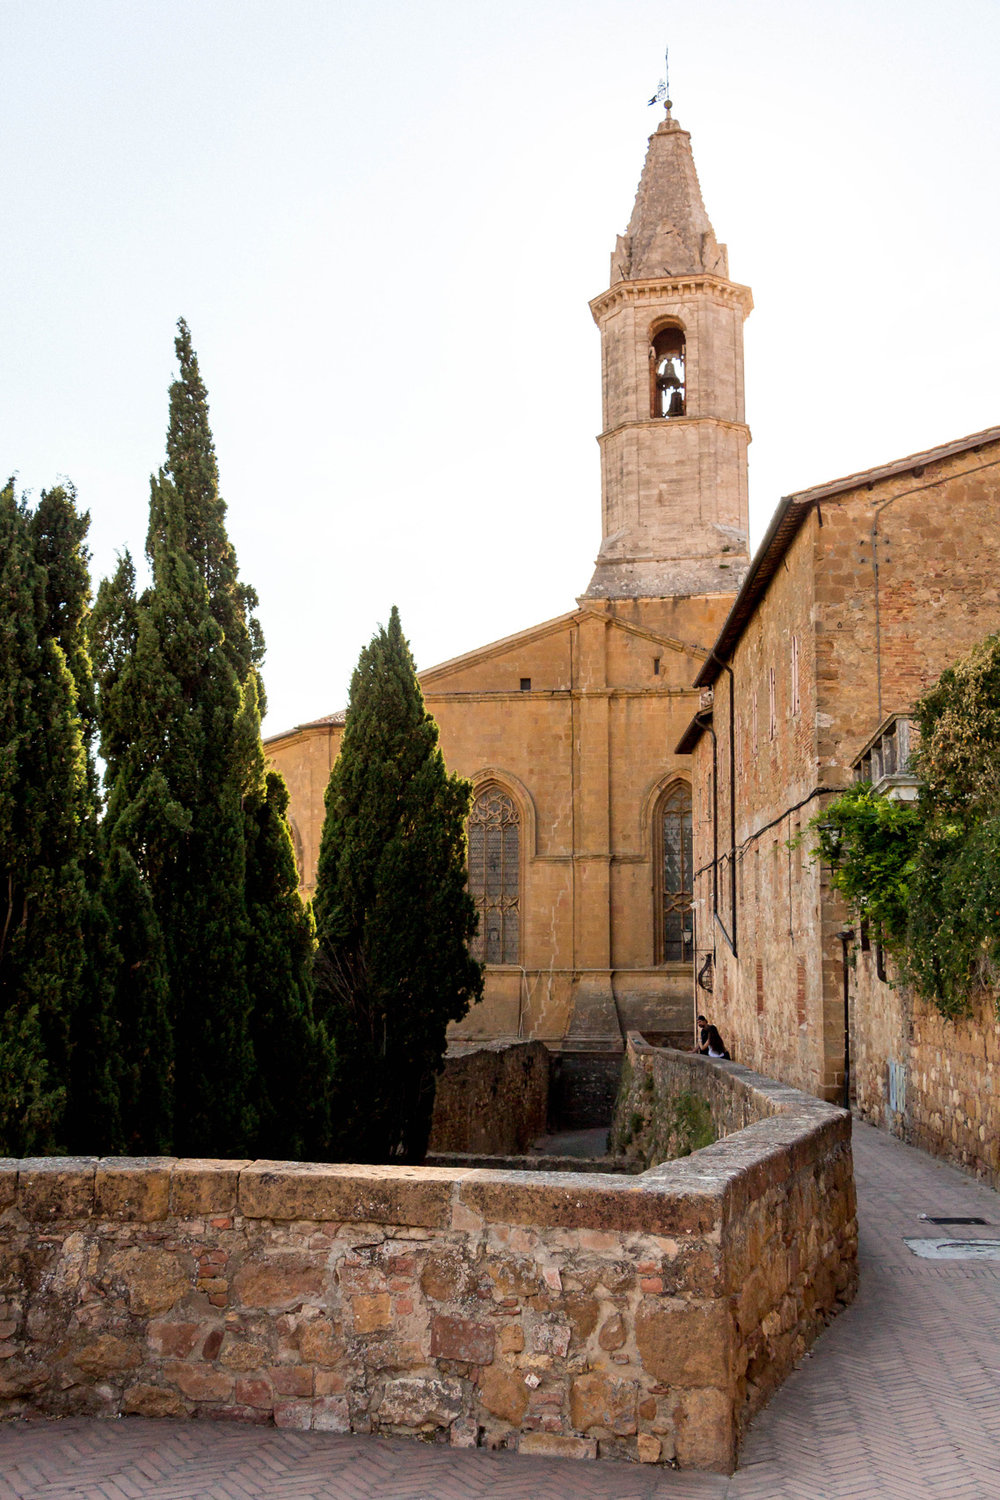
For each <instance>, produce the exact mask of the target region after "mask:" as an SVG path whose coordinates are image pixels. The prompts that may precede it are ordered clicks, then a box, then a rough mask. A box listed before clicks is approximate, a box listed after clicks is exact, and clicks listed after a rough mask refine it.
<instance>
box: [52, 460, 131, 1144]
mask: <svg viewBox="0 0 1000 1500" xmlns="http://www.w3.org/2000/svg"><path fill="white" fill-rule="evenodd" d="M89 526H90V517H89V515H88V514H86V513H83V514H81V513H80V512H79V511H78V510H77V508H76V496H75V494H74V492H73V490H72V488H64V487H63V486H61V485H60V486H57V487H56V488H55V489H52V490H48V491H44V492H43V493H42V497H41V499H40V501H39V503H38V506H37V508H36V509H35V511H34V513H33V514H32V516H31V519H30V533H31V539H32V545H33V550H34V554H35V560H36V562H38V563H39V564H40V565H41V567H42V568H43V569H44V571H45V593H44V601H45V619H44V623H43V626H42V629H43V633H44V634H45V635H47V636H49V637H51V638H52V639H53V640H54V641H55V642H56V644H57V645H58V646H59V648H60V650H61V651H62V654H63V657H64V659H65V661H66V665H67V667H68V669H69V672H70V676H71V677H72V679H73V686H74V692H75V712H76V717H77V720H78V723H79V729H80V736H81V741H82V750H83V757H84V775H85V781H84V785H83V787H82V789H81V797H80V802H79V808H78V814H79V823H78V829H77V841H78V860H79V864H80V868H81V871H82V874H83V880H84V885H85V891H86V894H85V902H84V910H83V914H82V922H83V950H84V953H83V966H82V972H81V976H80V984H79V989H78V994H77V998H76V1003H75V1005H74V1006H73V1007H72V1010H71V1013H70V1016H69V1026H70V1037H69V1060H68V1069H67V1072H66V1075H65V1083H66V1086H67V1091H68V1094H67V1102H66V1118H65V1132H64V1133H65V1138H66V1144H67V1147H68V1149H69V1150H70V1151H71V1152H77V1153H87V1152H102V1153H106V1152H113V1151H118V1150H120V1149H121V1147H122V1144H123V1142H122V1137H121V1131H120V1117H119V1108H118V1091H117V1083H116V1078H115V1061H114V1060H115V1058H116V1057H117V1053H118V1045H117V1043H118V1038H117V1027H116V1025H115V1017H114V1012H113V981H112V975H113V967H114V964H113V954H112V945H111V938H110V928H109V923H108V918H107V913H106V911H105V909H104V904H103V899H102V890H101V861H100V855H99V851H98V809H99V803H100V792H99V783H98V774H97V766H96V762H95V756H94V750H95V737H96V720H97V704H96V693H95V684H94V673H93V668H92V666H91V660H90V650H89V644H88V619H89V612H90V568H89V555H88V553H87V549H86V536H87V531H88V529H89Z"/></svg>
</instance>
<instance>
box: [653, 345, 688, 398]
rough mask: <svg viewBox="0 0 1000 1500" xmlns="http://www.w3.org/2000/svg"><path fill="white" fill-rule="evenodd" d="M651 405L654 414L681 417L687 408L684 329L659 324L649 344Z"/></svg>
mask: <svg viewBox="0 0 1000 1500" xmlns="http://www.w3.org/2000/svg"><path fill="white" fill-rule="evenodd" d="M649 369H650V386H651V392H650V394H651V408H652V415H653V416H654V417H683V416H684V415H685V412H686V410H687V386H686V383H685V378H684V330H683V329H682V328H661V329H660V332H659V333H658V334H657V335H656V337H655V338H654V340H653V342H652V343H651V344H650V346H649Z"/></svg>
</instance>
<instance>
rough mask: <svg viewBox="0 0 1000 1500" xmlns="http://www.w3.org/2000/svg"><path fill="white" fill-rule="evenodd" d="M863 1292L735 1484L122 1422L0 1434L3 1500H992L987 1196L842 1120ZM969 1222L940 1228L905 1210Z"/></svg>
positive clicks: (996, 1384) (995, 1370) (775, 1414)
mask: <svg viewBox="0 0 1000 1500" xmlns="http://www.w3.org/2000/svg"><path fill="white" fill-rule="evenodd" d="M854 1150H855V1162H856V1166H857V1177H858V1196H859V1208H860V1218H861V1258H862V1279H861V1291H860V1293H859V1296H858V1300H857V1302H856V1303H855V1304H854V1306H853V1307H852V1308H850V1309H849V1310H848V1311H847V1312H846V1313H844V1314H842V1315H841V1317H839V1318H838V1319H837V1320H836V1322H835V1323H834V1324H833V1325H832V1327H831V1328H830V1329H829V1330H828V1331H827V1332H826V1333H825V1334H824V1335H823V1337H822V1338H821V1339H820V1341H819V1343H818V1344H817V1345H816V1347H815V1350H814V1351H813V1353H812V1355H810V1356H809V1357H808V1358H807V1359H806V1360H805V1361H804V1363H803V1365H802V1367H801V1369H799V1370H797V1371H796V1372H795V1373H794V1374H793V1375H792V1377H791V1378H790V1380H789V1381H788V1382H787V1383H786V1385H785V1386H784V1388H783V1389H782V1390H781V1391H779V1392H778V1394H777V1396H775V1398H774V1400H773V1401H772V1402H771V1404H770V1406H769V1407H768V1408H767V1410H766V1411H764V1412H762V1413H761V1415H760V1416H759V1417H758V1419H757V1422H756V1423H755V1425H754V1427H753V1428H752V1430H751V1431H750V1433H749V1435H748V1437H747V1439H746V1442H745V1444H744V1448H743V1455H742V1461H741V1465H740V1468H739V1470H738V1472H737V1473H736V1474H734V1475H733V1476H732V1478H731V1479H727V1478H725V1477H723V1476H720V1475H711V1474H678V1473H674V1472H672V1471H669V1470H666V1471H665V1470H661V1469H654V1468H642V1467H638V1466H631V1465H626V1464H619V1463H612V1462H609V1461H606V1460H605V1461H602V1462H600V1463H596V1464H593V1463H574V1462H570V1461H568V1460H558V1459H533V1458H522V1457H520V1456H518V1455H516V1454H512V1453H484V1452H466V1451H463V1450H456V1449H448V1448H436V1447H424V1446H422V1445H420V1444H419V1443H414V1442H406V1441H403V1440H393V1439H381V1438H360V1437H340V1436H336V1435H333V1434H325V1433H299V1432H278V1431H276V1430H274V1429H273V1428H267V1427H243V1426H237V1425H235V1424H230V1425H216V1424H212V1423H208V1422H172V1421H163V1422H153V1421H144V1420H141V1419H138V1418H128V1419H125V1420H123V1421H119V1422H96V1421H88V1420H86V1419H82V1418H74V1419H73V1420H70V1421H65V1422H35V1423H23V1422H19V1423H11V1424H7V1425H2V1426H0V1500H71V1497H72V1500H84V1497H86V1500H139V1497H141V1500H480V1497H486V1496H490V1497H498V1500H565V1497H567V1496H571V1497H573V1500H654V1497H655V1500H660V1497H662V1500H903V1497H905V1500H1000V1395H998V1392H1000V1380H998V1377H1000V1262H994V1263H989V1262H975V1263H970V1262H963V1261H921V1260H917V1259H916V1258H915V1257H914V1256H913V1255H912V1254H911V1253H910V1251H909V1250H908V1249H907V1247H906V1246H905V1245H904V1243H903V1239H904V1236H913V1237H916V1236H922V1237H930V1236H931V1235H936V1236H944V1235H947V1234H951V1235H952V1236H953V1237H961V1238H968V1237H971V1236H974V1235H977V1234H978V1235H980V1236H982V1237H986V1238H998V1239H1000V1195H998V1194H996V1193H994V1192H992V1191H990V1189H988V1188H985V1187H982V1186H981V1185H979V1184H977V1183H974V1182H971V1181H969V1179H967V1178H965V1177H963V1176H962V1174H961V1173H959V1172H956V1171H954V1170H953V1169H952V1168H950V1167H947V1166H944V1165H943V1164H941V1163H939V1162H935V1161H933V1160H932V1159H931V1158H930V1157H927V1156H925V1155H923V1153H921V1152H919V1151H914V1150H912V1149H911V1148H910V1147H908V1146H903V1145H901V1144H900V1143H899V1142H898V1141H893V1140H891V1139H890V1138H889V1137H887V1136H885V1135H882V1134H880V1133H879V1132H877V1131H874V1130H872V1129H871V1128H870V1127H868V1126H865V1125H859V1124H855V1134H854ZM921 1213H925V1214H931V1215H981V1216H982V1217H983V1218H985V1219H986V1220H988V1223H987V1225H986V1227H985V1228H982V1229H978V1230H977V1229H968V1228H965V1227H963V1228H960V1229H959V1228H956V1229H954V1230H948V1229H946V1228H939V1227H937V1226H933V1225H929V1224H927V1223H925V1222H922V1221H921V1219H920V1217H919V1216H920V1214H921Z"/></svg>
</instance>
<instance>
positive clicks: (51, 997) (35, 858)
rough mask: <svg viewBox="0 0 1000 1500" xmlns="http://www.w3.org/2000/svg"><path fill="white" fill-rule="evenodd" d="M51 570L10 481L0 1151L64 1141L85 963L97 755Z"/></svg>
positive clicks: (0, 874) (1, 713)
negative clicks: (58, 618)
mask: <svg viewBox="0 0 1000 1500" xmlns="http://www.w3.org/2000/svg"><path fill="white" fill-rule="evenodd" d="M47 584H48V576H47V573H46V569H45V567H44V566H43V565H42V564H41V563H40V562H39V560H38V556H37V555H36V549H35V543H34V539H33V536H32V524H31V520H30V517H29V515H28V512H27V510H26V508H25V506H24V505H23V504H22V503H20V502H18V500H17V499H16V497H15V494H14V486H13V483H12V482H11V483H8V484H7V485H6V486H4V488H3V489H2V490H0V1154H3V1155H13V1156H18V1155H24V1154H30V1153H35V1152H43V1151H50V1150H54V1149H59V1148H64V1146H65V1135H64V1130H65V1123H66V1122H65V1106H66V1079H67V1077H68V1074H69V1067H70V1057H71V1051H72V1041H71V1038H72V1028H73V1017H74V1012H75V1011H76V1009H77V1007H78V1005H79V1002H80V995H81V985H82V982H83V978H84V972H85V929H86V918H87V887H86V875H85V868H84V866H85V857H84V855H85V839H86V832H85V829H86V825H87V821H88V817H89V812H88V786H87V761H86V754H85V750H84V742H83V734H82V729H81V723H80V718H79V715H78V713H77V688H76V684H75V682H74V677H73V673H72V671H71V670H70V667H69V665H68V663H67V656H66V652H65V650H64V649H63V646H62V645H61V644H60V640H59V631H58V629H57V628H56V627H55V625H54V621H53V610H52V604H53V599H54V596H53V598H52V599H50V597H49V596H48V594H47Z"/></svg>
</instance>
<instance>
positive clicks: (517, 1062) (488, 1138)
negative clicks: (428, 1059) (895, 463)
mask: <svg viewBox="0 0 1000 1500" xmlns="http://www.w3.org/2000/svg"><path fill="white" fill-rule="evenodd" d="M548 1103H549V1054H548V1051H547V1049H546V1048H545V1047H544V1046H543V1045H542V1043H541V1042H507V1043H504V1042H497V1043H492V1044H489V1043H487V1044H485V1045H483V1046H480V1047H476V1048H474V1049H472V1050H470V1051H467V1052H455V1053H450V1054H449V1055H448V1057H446V1058H445V1063H444V1071H443V1072H442V1073H441V1074H439V1076H438V1082H437V1091H436V1093H435V1095H434V1116H433V1119H432V1121H431V1135H430V1143H429V1145H428V1148H427V1149H428V1150H429V1151H433V1152H442V1151H469V1152H476V1153H481V1154H484V1155H495V1156H514V1155H518V1154H520V1153H521V1152H524V1151H527V1149H528V1147H529V1146H530V1145H531V1142H532V1141H533V1140H534V1139H535V1137H536V1136H539V1135H544V1134H545V1128H546V1122H547V1118H548Z"/></svg>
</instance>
